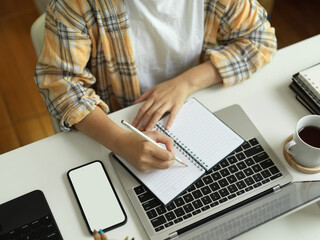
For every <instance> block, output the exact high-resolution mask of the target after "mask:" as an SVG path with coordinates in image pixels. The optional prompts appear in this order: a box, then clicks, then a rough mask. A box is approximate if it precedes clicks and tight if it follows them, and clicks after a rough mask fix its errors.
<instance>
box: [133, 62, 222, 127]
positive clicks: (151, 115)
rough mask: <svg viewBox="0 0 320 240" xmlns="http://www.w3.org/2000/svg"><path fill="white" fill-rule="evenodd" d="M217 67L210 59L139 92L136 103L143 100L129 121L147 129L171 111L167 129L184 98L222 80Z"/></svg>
mask: <svg viewBox="0 0 320 240" xmlns="http://www.w3.org/2000/svg"><path fill="white" fill-rule="evenodd" d="M221 81H222V79H221V77H220V74H219V72H218V70H217V69H216V68H215V67H214V65H213V64H212V63H211V62H210V60H208V61H206V62H204V63H202V64H199V65H197V66H195V67H193V68H190V69H189V70H187V71H186V72H184V73H182V74H180V75H179V76H177V77H175V78H173V79H171V80H168V81H166V82H163V83H160V84H158V85H156V86H154V87H153V88H151V89H149V90H148V91H146V92H145V93H144V94H142V95H141V96H140V97H139V98H138V99H137V100H136V101H135V102H134V104H135V103H140V102H143V101H146V102H145V103H144V104H143V105H142V107H141V108H140V110H139V112H138V114H137V116H136V117H135V119H134V120H133V122H132V125H133V126H135V127H138V126H139V130H141V131H150V130H152V129H153V127H154V126H155V125H156V123H157V122H158V121H159V120H160V118H161V117H162V116H163V114H165V113H166V112H170V116H169V120H168V122H167V125H166V129H169V128H170V127H171V125H172V123H173V120H174V118H175V117H176V115H177V113H178V112H179V110H180V108H181V107H182V105H183V103H184V102H185V100H186V99H187V97H188V96H189V95H190V94H191V93H193V92H196V91H198V90H200V89H203V88H206V87H208V86H211V85H213V84H216V83H219V82H221Z"/></svg>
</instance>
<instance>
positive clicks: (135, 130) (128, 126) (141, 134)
mask: <svg viewBox="0 0 320 240" xmlns="http://www.w3.org/2000/svg"><path fill="white" fill-rule="evenodd" d="M121 123H122V124H123V125H124V126H126V127H127V128H128V129H130V130H131V131H132V132H135V133H136V134H138V135H140V136H141V137H142V138H144V139H145V140H147V141H148V142H151V143H153V144H155V145H156V146H158V147H161V148H163V147H162V146H160V145H159V144H158V143H157V142H156V141H154V140H153V139H151V138H150V137H148V136H147V135H145V134H143V133H142V132H141V131H139V130H138V129H136V128H135V127H134V126H132V125H131V124H130V123H127V122H126V121H125V120H122V121H121ZM163 149H165V148H163ZM175 160H177V161H178V162H179V163H181V164H182V165H184V166H186V167H188V165H187V164H186V163H185V162H184V161H182V160H181V159H180V158H178V157H176V158H175Z"/></svg>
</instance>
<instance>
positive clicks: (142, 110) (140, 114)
mask: <svg viewBox="0 0 320 240" xmlns="http://www.w3.org/2000/svg"><path fill="white" fill-rule="evenodd" d="M152 104H153V100H152V99H149V100H148V101H146V102H145V103H144V104H143V105H142V106H141V108H140V109H139V111H138V114H137V116H136V117H135V118H134V120H133V122H132V126H134V127H137V126H138V125H139V123H140V121H141V119H142V118H143V116H144V114H145V112H146V111H148V110H149V108H150V107H151V106H152Z"/></svg>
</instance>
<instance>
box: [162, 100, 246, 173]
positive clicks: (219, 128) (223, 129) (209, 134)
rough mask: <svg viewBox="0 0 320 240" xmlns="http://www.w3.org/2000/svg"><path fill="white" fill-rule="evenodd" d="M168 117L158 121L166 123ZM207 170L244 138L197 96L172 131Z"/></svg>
mask: <svg viewBox="0 0 320 240" xmlns="http://www.w3.org/2000/svg"><path fill="white" fill-rule="evenodd" d="M167 119H168V116H167V117H165V118H163V119H162V120H160V121H159V122H158V124H160V125H162V127H163V126H165V124H166V122H167ZM168 132H170V133H171V134H172V135H173V136H172V137H173V138H176V139H175V140H177V139H178V143H179V144H181V145H182V146H183V147H186V148H187V149H188V152H189V153H190V154H191V155H195V156H196V157H197V159H199V162H201V163H202V165H203V167H204V168H205V169H206V170H209V169H210V168H212V167H213V166H214V165H216V164H217V163H218V162H219V161H220V160H222V159H223V158H225V157H226V156H227V155H228V154H230V153H231V152H232V151H233V150H235V149H236V148H237V147H239V146H240V145H241V144H242V143H243V139H242V138H241V137H240V136H239V135H238V134H236V133H235V132H234V131H233V130H232V129H230V128H229V127H228V126H227V125H225V124H224V123H223V122H222V121H221V120H220V119H218V118H217V117H216V116H215V115H214V114H212V113H211V112H210V111H209V110H208V109H206V108H205V107H204V106H203V105H202V104H201V103H199V102H198V101H197V100H195V99H190V100H189V101H187V102H186V103H185V104H184V105H183V107H182V108H181V110H180V111H179V113H178V114H177V116H176V118H175V120H174V122H173V124H172V127H171V128H170V129H169V131H168Z"/></svg>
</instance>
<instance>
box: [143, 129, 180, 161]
mask: <svg viewBox="0 0 320 240" xmlns="http://www.w3.org/2000/svg"><path fill="white" fill-rule="evenodd" d="M147 135H149V136H150V135H151V136H150V137H151V138H152V139H154V141H156V142H157V143H160V144H163V145H165V147H166V148H167V149H165V148H162V147H159V146H155V145H153V144H152V145H150V146H149V147H150V152H151V154H152V156H154V157H157V158H159V159H161V160H162V161H170V160H173V159H174V158H175V155H174V152H173V140H172V138H170V137H168V136H167V135H165V134H163V133H160V132H158V131H153V132H148V133H147Z"/></svg>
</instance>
